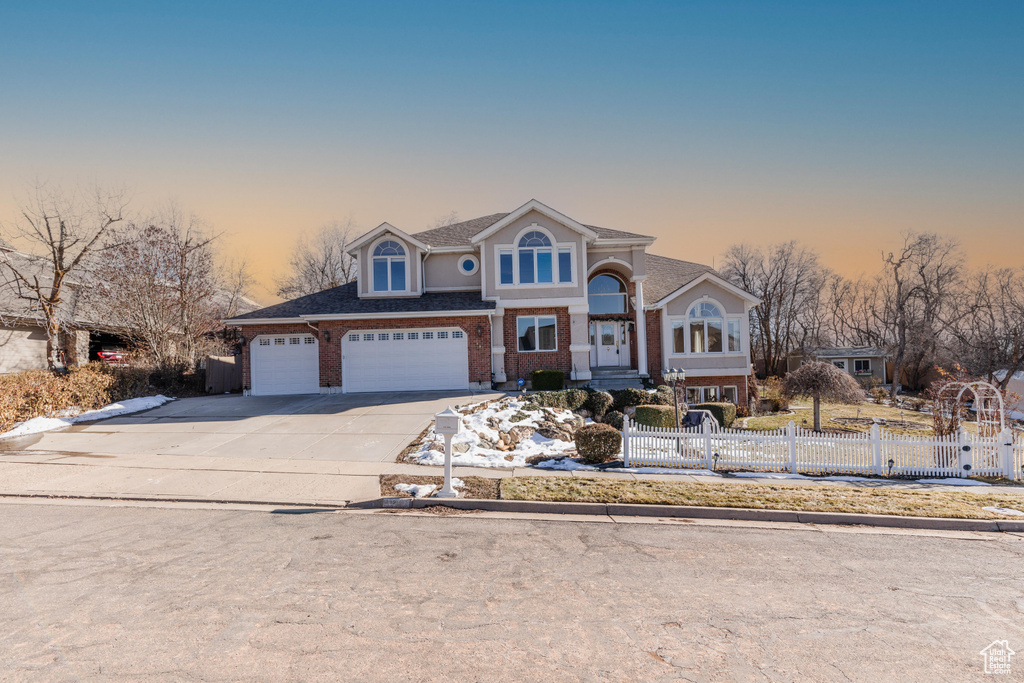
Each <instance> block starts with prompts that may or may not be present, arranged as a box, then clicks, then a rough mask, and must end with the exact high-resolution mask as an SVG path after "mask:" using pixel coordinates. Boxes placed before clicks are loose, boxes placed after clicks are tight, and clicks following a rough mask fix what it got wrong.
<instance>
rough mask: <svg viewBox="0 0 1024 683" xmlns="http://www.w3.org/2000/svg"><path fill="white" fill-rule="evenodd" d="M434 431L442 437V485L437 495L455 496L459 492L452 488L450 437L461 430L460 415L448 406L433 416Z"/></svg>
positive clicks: (444, 496)
mask: <svg viewBox="0 0 1024 683" xmlns="http://www.w3.org/2000/svg"><path fill="white" fill-rule="evenodd" d="M434 431H435V432H436V433H438V434H440V435H442V436H443V437H444V486H443V487H442V488H441V490H440V491H438V492H437V497H438V498H455V497H456V496H457V495H459V494H458V493H457V492H456V491H455V489H453V488H452V437H453V436H455V435H456V434H458V433H459V432H461V431H462V417H460V416H459V414H458V413H457V412H455V411H454V410H452V409H451V406H449V407H448V410H445V411H443V412H440V413H438V414H437V415H435V416H434Z"/></svg>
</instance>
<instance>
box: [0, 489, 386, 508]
mask: <svg viewBox="0 0 1024 683" xmlns="http://www.w3.org/2000/svg"><path fill="white" fill-rule="evenodd" d="M4 498H19V499H27V500H111V501H118V500H120V501H125V502H127V503H133V502H138V503H203V504H211V505H263V506H273V507H289V508H324V509H330V510H343V509H345V508H349V507H358V506H354V505H352V504H350V503H345V502H336V503H324V502H321V503H296V502H295V501H291V502H284V501H277V500H229V499H226V498H181V497H177V498H175V497H167V498H161V497H158V496H132V495H124V496H113V495H107V496H90V495H87V494H81V493H78V494H63V493H0V502H3V500H4ZM370 507H380V505H374V506H370Z"/></svg>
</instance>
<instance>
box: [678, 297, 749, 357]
mask: <svg viewBox="0 0 1024 683" xmlns="http://www.w3.org/2000/svg"><path fill="white" fill-rule="evenodd" d="M672 347H673V353H723V352H724V351H726V350H728V351H739V350H740V348H741V335H740V320H739V319H738V318H733V319H730V320H726V319H725V316H723V315H722V312H721V311H720V310H719V309H718V306H716V305H714V304H713V303H710V302H707V301H702V302H700V303H697V304H695V305H694V306H693V308H691V309H690V312H689V314H688V315H687V319H686V320H685V321H675V322H673V323H672ZM687 347H688V348H687Z"/></svg>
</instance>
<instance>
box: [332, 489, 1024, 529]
mask: <svg viewBox="0 0 1024 683" xmlns="http://www.w3.org/2000/svg"><path fill="white" fill-rule="evenodd" d="M437 505H443V506H447V507H451V508H457V509H459V510H486V511H490V512H525V513H537V512H539V513H548V514H564V515H605V516H614V517H670V518H690V519H726V520H737V521H749V522H792V523H796V524H837V525H860V526H877V527H888V528H895V529H931V530H936V531H1001V532H1006V531H1012V532H1024V521H1020V522H1017V521H1009V520H1007V521H1004V520H997V519H953V518H950V517H901V516H898V515H866V514H857V513H848V512H796V511H793V510H755V509H750V508H718V507H689V506H683V505H630V504H618V503H557V502H550V501H538V500H485V499H474V498H450V499H440V498H400V497H394V498H379V499H377V500H372V501H364V502H362V503H358V504H356V505H352V506H350V507H365V508H372V507H377V508H382V507H388V508H406V509H422V508H427V507H433V506H437Z"/></svg>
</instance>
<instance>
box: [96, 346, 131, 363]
mask: <svg viewBox="0 0 1024 683" xmlns="http://www.w3.org/2000/svg"><path fill="white" fill-rule="evenodd" d="M96 355H97V356H98V357H99V359H100V360H101V361H103V362H104V363H109V364H110V365H128V357H127V354H126V353H125V352H124V351H122V350H121V349H104V350H103V351H97V352H96Z"/></svg>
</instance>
